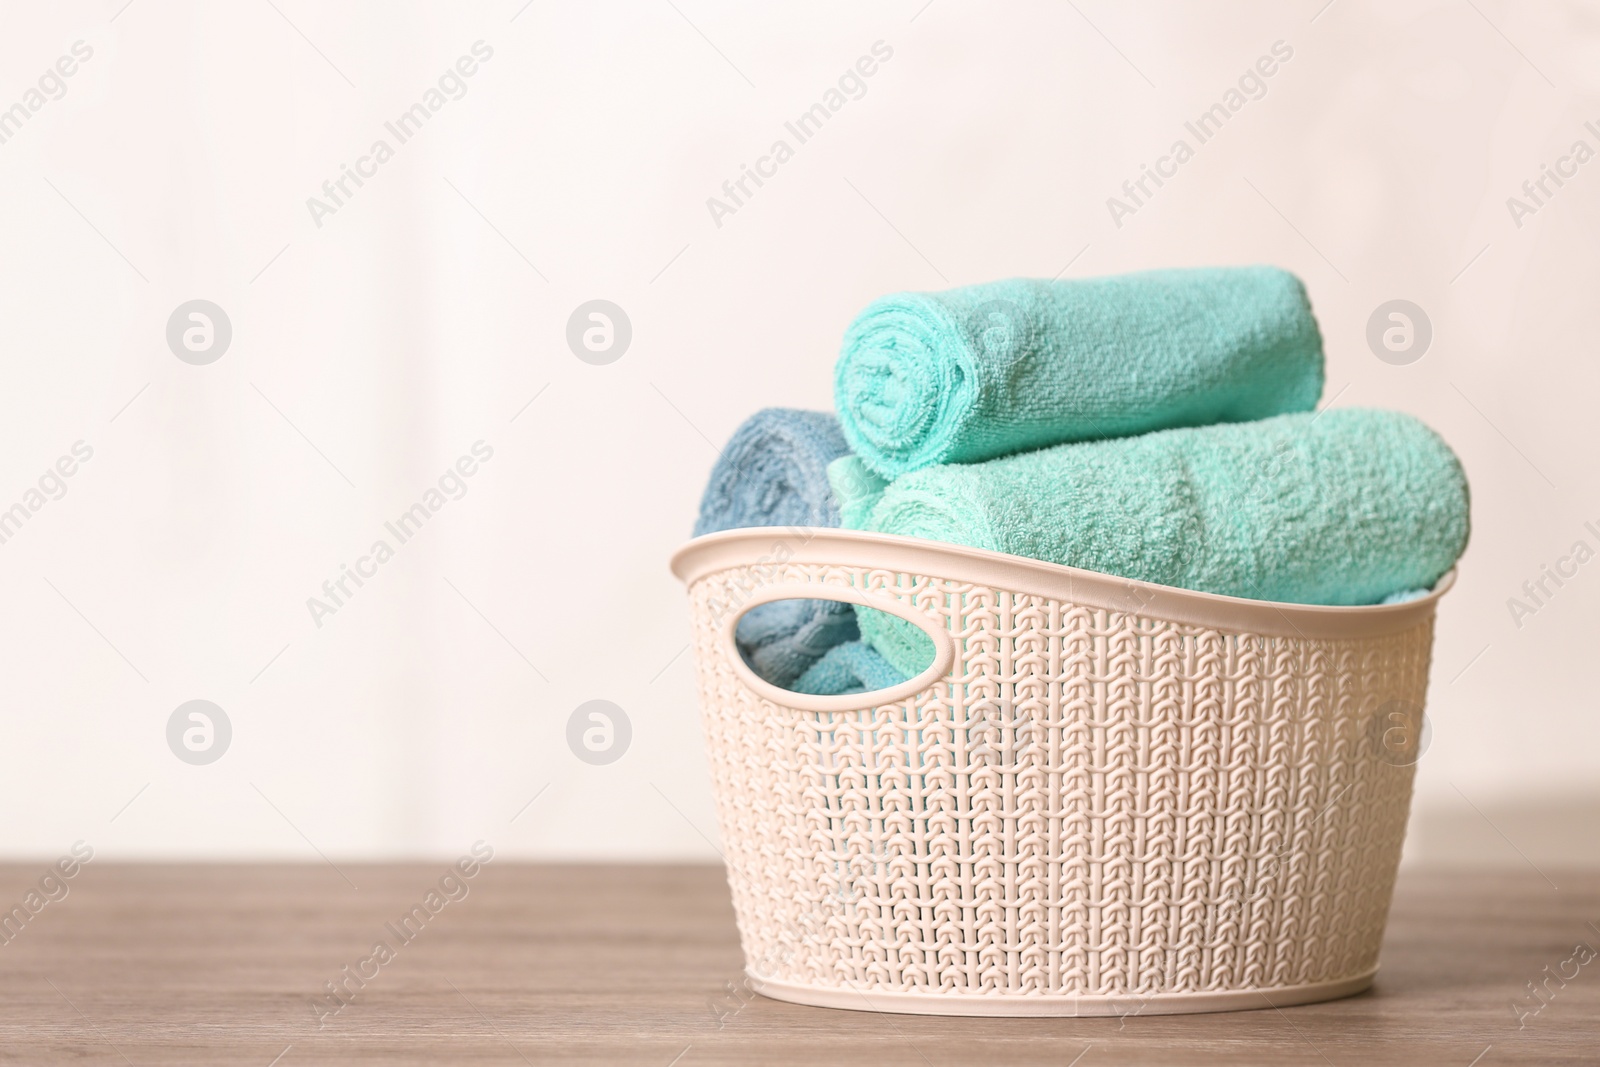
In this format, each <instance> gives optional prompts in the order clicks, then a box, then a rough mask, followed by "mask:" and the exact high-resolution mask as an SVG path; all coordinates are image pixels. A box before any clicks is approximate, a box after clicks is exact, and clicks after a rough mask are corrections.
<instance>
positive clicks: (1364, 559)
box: [836, 409, 1468, 675]
mask: <svg viewBox="0 0 1600 1067" xmlns="http://www.w3.org/2000/svg"><path fill="white" fill-rule="evenodd" d="M836 462H837V461H836ZM1467 503H1468V496H1467V481H1466V475H1465V474H1464V473H1463V472H1462V469H1461V464H1460V462H1459V461H1458V460H1457V459H1456V457H1455V454H1454V453H1453V452H1451V450H1450V447H1449V446H1448V445H1446V444H1445V443H1444V441H1443V440H1441V439H1440V437H1439V436H1438V435H1437V434H1435V433H1434V432H1433V431H1432V430H1430V429H1429V428H1428V427H1427V426H1425V425H1423V424H1422V423H1421V422H1419V421H1418V420H1417V419H1415V418H1412V417H1411V416H1409V415H1404V414H1401V413H1399V412H1392V411H1372V410H1359V409H1350V410H1342V409H1336V410H1329V411H1324V412H1322V413H1321V414H1317V415H1310V414H1297V415H1281V416H1278V417H1275V418H1270V419H1264V420H1262V421H1259V422H1250V423H1238V424H1231V425H1220V426H1206V427H1200V428H1197V429H1177V430H1163V431H1160V432H1157V433H1150V434H1145V435H1143V436H1140V437H1127V438H1119V439H1115V440H1110V441H1092V442H1085V443H1082V444H1068V445H1058V446H1056V447H1054V448H1046V449H1040V450H1038V451H1035V452H1025V453H1022V454H1020V455H1015V456H1007V457H1005V458H1004V459H996V460H990V461H989V462H987V463H974V464H950V465H946V466H939V467H930V468H928V469H926V470H922V471H917V472H916V473H914V474H908V475H906V476H905V477H903V478H899V479H897V480H895V481H894V482H892V483H890V485H889V486H888V488H887V489H885V490H884V492H883V495H882V496H881V497H880V498H879V499H878V500H877V502H876V504H874V505H873V506H872V508H871V511H870V514H869V515H868V516H867V518H866V519H865V520H864V522H863V523H862V524H861V527H860V528H863V529H867V530H874V531H877V532H880V533H890V534H902V535H906V536H910V537H924V538H929V539H931V540H935V541H949V542H953V543H955V544H961V545H970V546H972V547H974V548H985V549H990V550H992V551H995V552H1006V553H1010V554H1011V555H1016V556H1028V557H1031V558H1033V559H1040V560H1045V561H1047V562H1050V563H1061V564H1066V565H1068V566H1072V567H1081V568H1084V569H1086V570H1092V571H1099V572H1101V573H1105V574H1114V575H1117V576H1119V577H1124V578H1131V579H1135V580H1138V581H1144V582H1151V583H1155V584H1159V585H1170V586H1177V587H1179V588H1183V589H1196V590H1200V591H1203V592H1208V593H1222V594H1226V595H1229V596H1238V597H1249V598H1252V599H1256V600H1276V601H1286V602H1290V603H1300V604H1376V603H1379V602H1380V601H1383V600H1385V599H1386V598H1388V597H1390V596H1392V595H1394V594H1396V593H1401V592H1404V591H1407V590H1416V589H1427V588H1430V587H1431V586H1432V585H1433V584H1434V583H1435V582H1436V581H1438V580H1439V578H1440V577H1441V576H1442V575H1444V573H1445V572H1446V571H1448V570H1449V569H1450V568H1451V567H1453V566H1454V565H1455V562H1456V560H1457V558H1458V557H1459V556H1460V555H1461V552H1462V550H1463V549H1464V548H1465V547H1466V544H1467V534H1468V513H1467ZM857 616H858V621H859V623H860V626H861V635H862V638H863V639H864V640H865V641H866V642H867V643H868V644H870V645H872V646H873V647H874V648H876V649H878V651H879V652H881V653H882V654H883V656H884V658H885V659H887V660H888V661H889V663H890V664H892V665H893V666H894V667H895V669H896V670H899V671H901V672H903V673H905V674H907V675H912V674H916V673H917V672H918V671H920V670H922V669H923V668H925V667H926V666H927V664H928V662H929V661H930V660H929V653H930V652H931V642H929V641H928V638H927V636H926V635H924V634H923V633H922V632H921V631H920V630H917V629H916V628H915V627H913V626H911V625H909V624H908V623H905V622H903V621H902V620H899V619H896V618H895V617H893V616H891V615H887V614H884V613H882V612H878V611H865V610H863V611H858V612H857Z"/></svg>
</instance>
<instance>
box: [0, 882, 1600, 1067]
mask: <svg viewBox="0 0 1600 1067" xmlns="http://www.w3.org/2000/svg"><path fill="white" fill-rule="evenodd" d="M46 869H47V867H46V865H45V864H39V865H36V866H30V865H12V866H6V867H0V908H8V907H10V906H11V903H10V902H16V903H20V902H22V901H23V898H24V894H25V893H26V892H27V891H28V888H29V886H30V885H34V886H36V885H37V883H38V881H39V878H40V876H41V875H42V874H43V873H44V872H45V870H46ZM446 871H447V865H446V864H443V863H440V864H423V865H406V866H359V865H353V864H341V865H340V867H339V868H338V869H337V870H336V869H334V868H332V867H330V866H326V865H321V866H292V865H278V866H225V865H215V866H136V865H122V866H118V865H113V864H110V863H105V862H103V861H99V862H92V863H90V864H88V865H86V866H84V867H83V868H82V869H81V870H80V871H79V872H78V873H77V875H76V876H75V877H74V878H73V879H71V880H70V881H69V882H66V883H65V885H66V888H67V889H68V893H67V895H66V896H65V897H63V898H62V899H59V900H56V901H52V902H49V903H46V904H44V905H43V906H42V907H41V908H40V909H39V911H38V913H37V914H36V915H33V916H32V917H31V918H30V919H29V920H27V921H26V922H25V923H22V924H21V925H20V929H17V930H16V931H15V932H12V931H11V929H10V928H9V927H0V929H3V930H4V931H5V936H7V937H9V938H10V940H9V942H7V943H4V944H0V1004H3V1009H0V1011H3V1018H0V1063H26V1064H40V1063H67V1062H71V1063H84V1064H90V1063H96V1064H98V1063H106V1064H133V1065H136V1067H143V1065H146V1064H150V1065H156V1064H218V1063H240V1064H255V1065H257V1067H267V1065H269V1064H276V1065H279V1067H298V1065H301V1064H310V1063H322V1064H332V1063H374V1064H377V1063H383V1064H422V1063H495V1064H522V1063H529V1064H545V1063H570V1064H577V1063H615V1064H638V1065H641V1067H667V1065H669V1064H675V1065H679V1067H693V1065H696V1064H708V1063H720V1064H790V1063H839V1064H852V1065H862V1067H866V1065H878V1064H929V1065H937V1067H943V1065H946V1064H951V1065H954V1064H1008V1065H1009V1064H1034V1063H1038V1064H1056V1065H1060V1067H1067V1065H1069V1064H1077V1065H1079V1067H1100V1065H1102V1064H1113V1063H1146V1064H1196V1063H1226V1064H1243V1063H1259V1064H1302V1063H1303V1064H1318V1065H1326V1064H1339V1065H1342V1064H1358V1065H1362V1067H1372V1065H1375V1064H1388V1063H1395V1064H1443V1065H1450V1067H1468V1065H1470V1064H1474V1063H1476V1064H1477V1065H1478V1067H1499V1065H1501V1064H1508V1063H1540V1064H1563V1063H1570V1064H1579V1063H1585V1064H1592V1063H1597V1062H1600V960H1595V961H1593V962H1590V963H1588V964H1587V965H1584V966H1577V965H1576V964H1570V963H1569V964H1567V965H1566V968H1565V969H1566V971H1567V973H1568V974H1570V973H1571V972H1572V971H1573V969H1574V968H1575V967H1576V969H1577V975H1576V977H1572V978H1570V979H1569V980H1567V981H1566V982H1565V984H1564V985H1559V984H1558V981H1559V980H1558V979H1554V978H1550V979H1548V986H1547V988H1548V989H1549V991H1550V992H1548V993H1546V994H1545V996H1546V997H1547V998H1548V1002H1547V1003H1544V1004H1543V1007H1542V1008H1541V1009H1540V1010H1539V1011H1538V1012H1537V1014H1533V1013H1531V1008H1532V1006H1533V1005H1535V1004H1536V1003H1539V1002H1536V1001H1534V1000H1533V999H1531V997H1530V996H1529V994H1528V993H1527V988H1526V983H1528V982H1530V981H1533V980H1535V979H1540V978H1542V977H1543V978H1548V974H1549V973H1554V972H1556V971H1558V970H1560V969H1561V968H1562V967H1563V962H1564V961H1568V960H1569V959H1570V958H1572V956H1573V947H1574V945H1575V944H1576V943H1578V942H1583V943H1584V944H1585V945H1591V946H1595V947H1596V948H1600V930H1597V929H1596V927H1595V926H1593V925H1591V923H1600V874H1593V873H1586V874H1562V873H1560V872H1555V871H1548V870H1547V871H1546V872H1545V873H1546V874H1549V875H1551V877H1552V879H1553V881H1554V882H1555V883H1556V884H1557V885H1559V887H1560V888H1559V889H1556V888H1552V885H1551V884H1549V883H1548V882H1546V880H1545V879H1544V877H1543V876H1541V875H1539V874H1536V873H1534V872H1531V871H1529V872H1528V873H1526V874H1522V873H1517V872H1512V873H1503V872H1502V873H1490V872H1481V873H1479V872H1446V871H1429V872H1420V873H1419V872H1407V873H1405V874H1403V875H1402V879H1401V884H1400V888H1399V893H1398V897H1397V899H1396V901H1395V907H1394V913H1393V918H1392V921H1391V924H1390V930H1389V938H1388V942H1387V944H1386V946H1385V948H1384V956H1383V971H1382V973H1381V974H1380V975H1379V978H1378V985H1377V987H1376V989H1375V990H1374V991H1373V992H1371V993H1369V994H1366V995H1363V996H1359V997H1354V998H1351V999H1349V1000H1344V1001H1338V1002H1334V1003H1329V1004H1318V1005H1312V1006H1308V1007H1300V1008H1287V1009H1284V1010H1282V1011H1278V1010H1263V1011H1253V1012H1239V1013H1233V1014H1224V1015H1197V1016H1167V1017H1154V1016H1152V1017H1132V1018H1126V1019H1056V1020H998V1019H958V1018H928V1017H912V1016H895V1015H879V1014H874V1013H871V1012H850V1011H834V1010H826V1009H818V1008H804V1007H798V1006H795V1005H790V1004H783V1003H779V1002H776V1001H770V1000H765V999H763V998H760V997H753V996H751V995H750V994H749V993H748V992H747V991H744V990H743V988H742V986H741V985H740V981H741V969H740V968H741V959H740V955H739V948H738V944H737V941H736V938H735V933H734V927H733V916H732V913H731V911H730V908H729V904H728V895H727V890H726V887H725V885H724V883H723V874H722V870H721V868H720V867H709V866H610V867H606V866H558V865H545V866H530V865H517V864H512V863H508V862H505V861H496V862H493V863H491V864H488V865H486V866H484V867H482V868H481V869H480V870H478V871H477V872H476V874H475V876H474V877H473V878H471V879H470V880H468V879H462V880H461V881H460V882H459V883H457V882H449V881H447V882H446V883H445V889H444V890H439V883H440V879H441V877H442V876H443V875H445V873H446ZM347 878H348V881H347V880H346V879H347ZM461 886H465V888H466V890H467V895H466V896H464V897H461V898H460V899H456V900H451V899H449V897H450V895H456V896H459V894H460V887H461ZM356 887H359V888H356ZM47 888H48V887H47ZM430 890H436V891H439V892H440V896H439V897H438V898H436V901H435V902H437V903H439V907H438V909H437V914H432V913H428V912H427V911H426V910H424V914H425V915H426V916H427V918H426V920H425V921H423V920H415V919H414V920H413V923H414V925H415V926H416V927H417V928H418V930H419V932H417V933H416V934H415V936H414V938H413V939H411V940H410V941H409V942H402V940H401V939H400V938H398V937H396V936H395V934H394V931H393V930H391V929H390V928H389V927H388V926H386V925H385V924H386V923H389V924H393V923H395V922H396V921H397V920H398V919H399V918H400V917H401V916H402V915H403V914H405V913H406V912H407V910H408V909H410V908H411V907H412V906H413V905H416V904H423V905H425V906H426V905H427V904H428V903H430V902H429V901H427V899H426V897H427V893H428V892H429V891H430ZM54 891H55V892H56V893H57V894H59V888H56V889H55V890H54ZM37 899H46V898H45V897H43V896H41V897H40V898H37ZM35 902H36V903H37V900H36V901H35ZM13 925H16V923H15V920H14V921H13ZM409 931H410V928H407V930H406V931H403V932H407V933H409ZM380 938H381V939H383V940H385V941H388V942H390V943H391V944H395V945H399V948H398V950H397V951H396V952H395V953H394V955H393V958H392V959H389V960H387V961H384V960H377V959H373V958H372V949H373V945H374V943H375V942H376V941H378V940H379V939H380ZM346 966H349V967H350V968H352V969H353V971H352V972H346V971H345V970H344V968H346ZM1547 966H1548V967H1549V968H1551V971H1550V972H1548V973H1547V972H1545V968H1546V967H1547ZM358 972H365V973H368V974H371V975H373V977H371V978H370V980H365V982H364V986H363V987H362V988H359V989H356V988H355V982H356V981H357V979H345V981H346V988H347V989H351V990H355V991H354V994H353V996H352V997H351V998H350V999H349V1001H348V1003H347V1004H345V1005H344V1006H342V1007H341V1008H340V1009H339V1010H338V1011H337V1012H335V1011H333V1006H334V1005H336V1004H338V1003H339V1002H338V1001H334V1000H326V1001H324V1002H323V1003H324V1006H323V1008H322V1009H320V1011H321V1012H322V1013H323V1014H321V1016H320V1017H319V1009H317V1008H314V1007H313V999H314V998H315V997H317V996H318V995H320V994H324V993H325V983H328V982H331V981H334V980H336V979H341V978H343V977H344V975H345V974H346V973H358ZM1517 1002H1520V1003H1522V1004H1523V1005H1524V1011H1525V1013H1526V1014H1524V1015H1523V1017H1522V1019H1521V1024H1522V1025H1521V1026H1520V1027H1519V1019H1518V1014H1517V1012H1516V1011H1515V1010H1514V1009H1513V1004H1514V1003H1517Z"/></svg>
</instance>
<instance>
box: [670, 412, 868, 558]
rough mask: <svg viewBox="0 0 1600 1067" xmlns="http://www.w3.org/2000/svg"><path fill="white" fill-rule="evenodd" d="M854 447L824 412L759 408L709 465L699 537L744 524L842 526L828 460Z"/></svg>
mask: <svg viewBox="0 0 1600 1067" xmlns="http://www.w3.org/2000/svg"><path fill="white" fill-rule="evenodd" d="M849 451H850V446H849V445H847V444H846V443H845V440H844V435H843V434H842V433H841V432H840V430H839V420H838V419H836V418H834V417H833V416H832V415H830V414H829V413H828V412H826V411H796V410H793V409H791V408H766V409H765V410H762V411H758V412H756V413H755V414H754V415H752V416H750V417H749V418H748V419H746V420H745V421H744V424H743V425H741V426H740V427H739V428H738V429H737V430H735V431H734V432H733V436H732V437H730V438H729V439H728V443H727V444H726V445H725V446H723V449H722V458H721V459H719V460H718V461H717V463H716V466H714V467H712V468H711V479H710V481H709V482H707V483H706V490H705V493H704V494H703V495H702V496H701V498H700V517H699V518H698V519H697V520H696V521H695V524H694V536H696V537H699V536H701V535H702V534H708V533H715V532H717V531H718V530H734V529H740V528H743V527H747V526H838V525H839V507H838V505H837V504H835V503H834V500H833V491H832V489H831V488H830V487H829V485H828V464H829V463H831V462H833V461H834V460H835V459H838V458H839V457H840V456H842V455H844V454H845V453H847V452H849Z"/></svg>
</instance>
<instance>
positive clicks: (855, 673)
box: [794, 616, 932, 696]
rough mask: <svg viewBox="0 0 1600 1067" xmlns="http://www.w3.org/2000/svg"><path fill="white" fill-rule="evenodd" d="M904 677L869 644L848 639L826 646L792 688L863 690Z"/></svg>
mask: <svg viewBox="0 0 1600 1067" xmlns="http://www.w3.org/2000/svg"><path fill="white" fill-rule="evenodd" d="M891 618H892V616H891ZM919 632H920V631H919ZM930 662H932V661H931V660H930ZM907 677H908V675H905V674H902V673H900V672H899V671H897V670H895V669H894V667H892V666H891V665H890V664H889V661H888V660H886V659H884V658H883V656H881V655H879V654H878V652H877V651H876V650H874V649H873V648H871V647H870V646H868V645H865V644H863V643H862V642H860V641H850V642H847V643H846V644H842V645H837V646H835V647H833V648H830V649H829V650H828V653H827V655H825V656H823V657H822V658H821V659H819V660H817V662H816V663H814V664H812V665H811V666H810V668H808V669H807V670H806V672H805V673H804V674H802V675H801V676H800V679H799V680H798V681H797V682H795V684H794V691H795V692H797V693H810V694H812V695H814V696H840V695H842V694H845V693H867V692H871V691H872V690H874V689H887V688H889V687H890V686H891V685H899V684H900V683H901V682H903V681H905V680H906V678H907Z"/></svg>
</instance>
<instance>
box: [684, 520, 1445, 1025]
mask: <svg viewBox="0 0 1600 1067" xmlns="http://www.w3.org/2000/svg"><path fill="white" fill-rule="evenodd" d="M673 570H674V572H675V573H676V574H677V575H678V576H679V577H680V578H682V579H683V580H684V581H685V582H686V583H687V584H688V589H689V598H690V602H691V605H692V611H693V617H694V653H695V661H696V664H697V669H698V675H699V688H700V703H701V712H702V718H703V722H704V728H705V736H706V741H707V745H708V749H709V754H710V766H711V775H712V779H713V784H714V788H715V792H716V802H717V809H718V818H719V821H720V825H721V830H722V842H723V854H724V856H725V857H726V859H727V867H728V882H729V885H730V886H731V888H732V892H733V904H734V911H735V914H736V916H737V919H738V924H739V932H740V937H741V940H742V943H743V947H744V954H745V961H746V972H747V974H748V976H749V980H750V983H751V985H752V987H753V988H754V989H756V990H757V991H759V992H761V993H763V994H766V995H767V996H771V997H776V998H778V999H781V1000H789V1001H796V1002H799V1003H802V1004H815V1005H823V1006H827V1007H836V1008H861V1009H872V1010H877V1011H894V1012H914V1013H924V1014H940V1015H1054V1016H1061V1015H1066V1016H1072V1015H1124V1016H1125V1015H1133V1014H1153V1013H1173V1012H1202V1011H1224V1010H1232V1009H1242V1008H1264V1007H1267V1006H1269V1005H1276V1006H1283V1005H1287V1004H1297V1003H1305V1002H1308V1001H1314V1000H1326V999H1331V998H1333V997H1340V996H1346V995H1348V994H1351V993H1355V992H1359V991H1360V990H1363V989H1365V988H1366V987H1367V986H1369V985H1370V984H1371V982H1372V978H1373V974H1374V973H1375V971H1376V970H1377V963H1378V947H1379V944H1380V942H1381V941H1382V938H1383V928H1384V923H1385V920H1386V918H1387V915H1388V909H1389V899H1390V896H1391V893H1392V890H1393V886H1394V876H1395V868H1396V866H1397V864H1398V862H1399V859H1400V847H1401V843H1402V839H1403V837H1404V834H1405V826H1406V816H1407V811H1408V809H1409V807H1410V801H1411V781H1412V775H1413V770H1414V764H1415V762H1416V758H1417V756H1418V755H1419V753H1420V748H1419V745H1420V740H1421V737H1422V727H1423V721H1422V704H1423V699H1424V694H1425V690H1426V686H1427V678H1428V665H1429V657H1430V654H1431V648H1432V638H1433V615H1434V605H1435V603H1436V601H1437V599H1438V597H1439V596H1440V595H1441V594H1442V593H1443V592H1444V591H1445V590H1446V589H1447V588H1448V587H1449V585H1450V582H1451V578H1448V577H1447V578H1446V579H1445V580H1444V581H1442V582H1440V583H1439V585H1438V587H1437V588H1436V589H1435V590H1434V591H1433V592H1432V593H1431V594H1429V595H1428V596H1426V597H1423V598H1421V599H1419V600H1415V601H1411V602H1408V603H1404V604H1395V605H1387V606H1379V607H1360V608H1349V607H1345V608H1337V607H1316V606H1307V605H1294V604H1273V603H1266V602H1261V601H1251V600H1240V599H1235V598H1231V597H1223V596H1213V595H1209V594H1205V593H1194V592H1189V591H1186V590H1180V589H1172V588H1168V587H1165V586H1155V585H1148V584H1144V583H1139V582H1130V581H1126V580H1123V579H1118V578H1113V577H1110V576H1107V575H1103V574H1095V573H1092V572H1089V571H1082V570H1076V569H1073V568H1069V567H1059V566H1054V565H1052V564H1047V563H1040V562H1036V561H1033V560H1026V559H1021V558H1018V557H1014V556H1006V555H1001V554H998V553H994V552H986V551H981V550H977V549H968V548H962V547H959V546H954V545H945V544H939V543H935V542H930V541H921V540H916V539H911V538H902V537H890V536H886V535H881V534H867V533H855V532H848V531H842V530H812V529H777V528H767V529H755V530H734V531H728V532H725V533H718V534H712V535H709V536H706V537H701V538H697V539H695V540H694V541H691V542H689V543H688V544H687V545H686V546H684V548H682V549H681V550H680V551H679V552H678V553H677V555H676V556H675V557H674V559H673ZM791 598H822V599H833V600H843V601H849V602H851V603H854V604H858V605H867V606H871V607H875V608H879V609H881V610H883V611H887V612H891V613H892V614H895V615H898V616H900V617H901V618H903V619H906V620H908V621H909V622H911V623H913V624H915V625H916V626H918V627H920V628H921V629H922V630H924V631H925V632H927V634H928V635H929V637H930V638H932V639H933V644H934V650H935V652H934V661H933V663H932V665H931V666H930V667H929V668H928V669H927V670H925V671H923V672H922V673H921V674H920V675H918V676H917V677H915V678H913V679H911V680H909V681H907V682H905V683H903V684H901V685H898V686H895V687H893V688H891V689H886V690H880V691H877V692H874V693H869V694H864V695H847V696H826V697H817V696H804V695H801V694H798V693H791V692H788V691H785V690H783V689H780V688H777V687H775V686H773V685H770V684H768V683H767V682H765V681H763V680H762V679H761V678H759V677H757V676H756V675H755V674H754V673H753V672H752V671H751V670H750V669H749V668H748V667H747V666H746V665H745V663H744V661H743V659H742V658H741V657H740V655H739V653H738V651H737V649H736V648H735V646H734V642H733V628H734V625H735V623H736V622H737V621H738V618H739V616H741V615H742V614H743V613H744V612H745V611H748V610H749V609H750V608H752V607H754V606H756V605H758V604H763V603H767V602H770V601H773V600H784V599H791Z"/></svg>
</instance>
